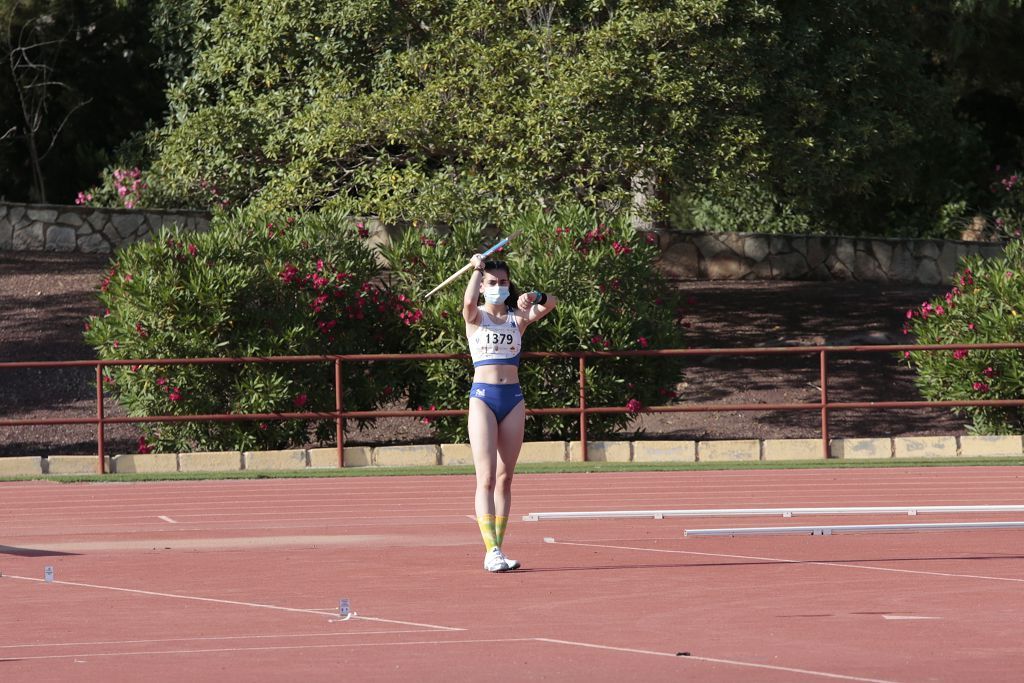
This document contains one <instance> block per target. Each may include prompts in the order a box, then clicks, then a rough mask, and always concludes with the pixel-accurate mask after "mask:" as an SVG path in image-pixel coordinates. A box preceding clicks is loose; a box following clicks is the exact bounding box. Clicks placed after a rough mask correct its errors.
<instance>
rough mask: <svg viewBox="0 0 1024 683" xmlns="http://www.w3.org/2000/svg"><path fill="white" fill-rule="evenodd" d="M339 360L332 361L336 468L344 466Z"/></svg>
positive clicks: (343, 431)
mask: <svg viewBox="0 0 1024 683" xmlns="http://www.w3.org/2000/svg"><path fill="white" fill-rule="evenodd" d="M341 406H342V402H341V359H340V358H335V359H334V409H335V410H336V411H338V415H337V417H335V420H336V422H335V424H334V429H335V432H336V433H337V435H338V467H344V466H345V419H344V418H343V417H342V416H341Z"/></svg>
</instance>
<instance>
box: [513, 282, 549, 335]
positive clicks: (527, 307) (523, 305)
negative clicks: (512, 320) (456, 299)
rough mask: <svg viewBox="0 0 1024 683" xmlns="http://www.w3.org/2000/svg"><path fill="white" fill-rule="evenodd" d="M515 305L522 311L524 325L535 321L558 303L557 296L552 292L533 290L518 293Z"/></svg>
mask: <svg viewBox="0 0 1024 683" xmlns="http://www.w3.org/2000/svg"><path fill="white" fill-rule="evenodd" d="M516 305H517V306H518V307H519V310H520V311H522V312H523V323H524V327H525V326H527V325H530V324H531V323H535V322H537V321H538V320H540V319H541V318H543V317H544V316H546V315H547V314H548V313H550V312H551V311H553V310H555V306H557V305H558V297H557V296H555V295H554V294H546V293H544V292H541V291H538V290H534V291H532V292H527V293H526V294H520V295H519V299H518V300H517V301H516Z"/></svg>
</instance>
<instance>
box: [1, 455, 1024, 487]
mask: <svg viewBox="0 0 1024 683" xmlns="http://www.w3.org/2000/svg"><path fill="white" fill-rule="evenodd" d="M993 465H1004V466H1008V465H1024V458H970V459H966V458H965V459H960V458H943V459H937V460H913V459H900V460H895V459H892V458H888V459H884V460H782V461H777V462H773V461H768V462H765V461H746V462H652V463H636V462H551V463H522V464H520V465H518V466H517V467H516V474H562V473H600V472H701V471H718V470H810V469H828V470H836V469H861V468H880V467H887V468H892V467H957V466H959V467H963V466H971V467H975V466H977V467H986V466H993ZM467 474H473V468H472V466H468V465H467V466H437V465H429V466H424V467H351V468H344V469H324V470H320V469H317V470H311V469H304V470H279V471H278V470H274V471H238V472H152V473H125V474H35V475H19V476H8V477H0V481H32V480H45V481H54V482H60V483H64V484H75V483H80V482H101V483H114V482H135V481H216V480H227V479H323V478H328V477H408V476H448V475H467Z"/></svg>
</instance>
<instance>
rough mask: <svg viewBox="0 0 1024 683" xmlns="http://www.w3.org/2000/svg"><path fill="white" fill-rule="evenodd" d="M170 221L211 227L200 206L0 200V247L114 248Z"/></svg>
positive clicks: (188, 227)
mask: <svg viewBox="0 0 1024 683" xmlns="http://www.w3.org/2000/svg"><path fill="white" fill-rule="evenodd" d="M165 225H180V226H181V227H183V228H185V229H186V230H192V231H206V230H208V229H209V227H210V216H209V214H206V213H204V212H201V211H158V210H145V211H142V210H135V209H100V208H95V207H88V206H61V205H56V204H14V203H10V202H0V249H9V250H14V251H68V252H71V251H75V252H81V253H85V254H95V253H103V254H109V253H111V252H113V251H114V250H115V249H116V248H117V247H120V246H123V245H126V244H131V243H132V242H137V241H139V240H140V239H143V238H145V237H146V236H148V235H151V234H155V233H157V232H159V230H160V228H161V227H163V226H165Z"/></svg>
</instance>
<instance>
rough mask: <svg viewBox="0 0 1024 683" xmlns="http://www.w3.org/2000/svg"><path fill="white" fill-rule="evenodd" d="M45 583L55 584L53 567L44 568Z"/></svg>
mask: <svg viewBox="0 0 1024 683" xmlns="http://www.w3.org/2000/svg"><path fill="white" fill-rule="evenodd" d="M43 581H45V582H46V583H53V566H52V565H49V564H48V565H46V566H45V567H43Z"/></svg>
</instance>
